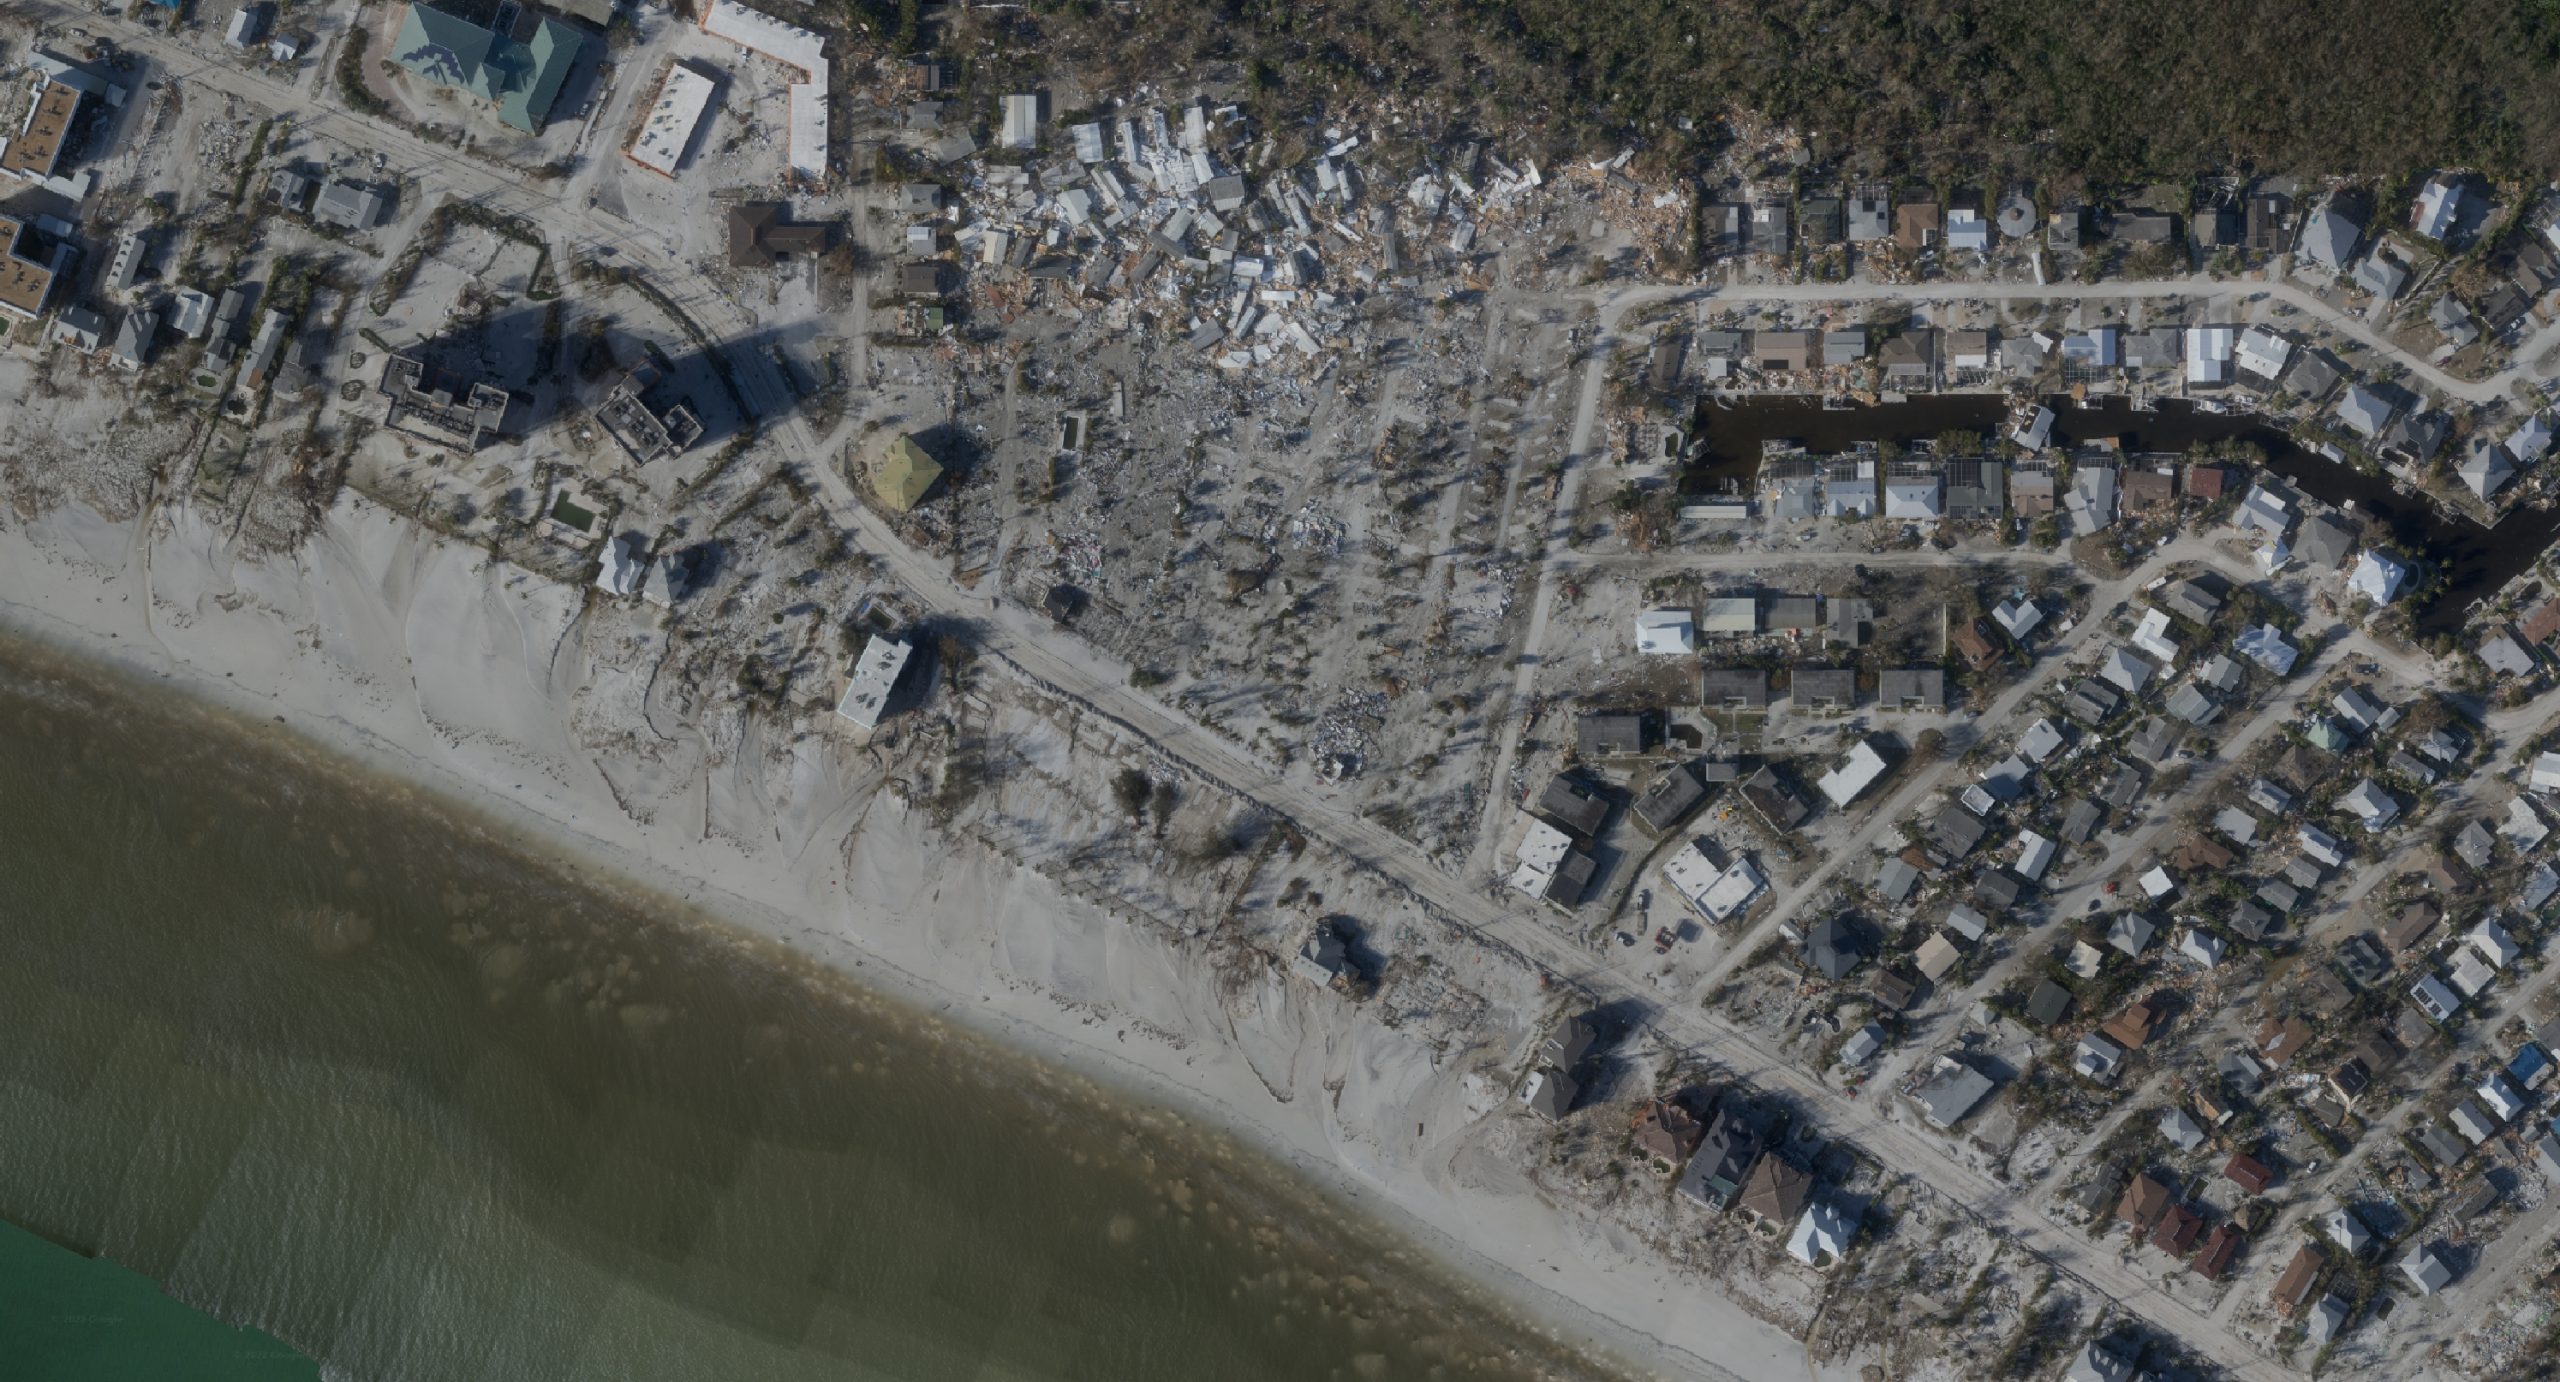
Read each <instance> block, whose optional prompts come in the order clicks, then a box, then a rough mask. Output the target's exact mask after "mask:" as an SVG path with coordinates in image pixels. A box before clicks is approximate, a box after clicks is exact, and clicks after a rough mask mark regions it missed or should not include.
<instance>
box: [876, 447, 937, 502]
mask: <svg viewBox="0 0 2560 1382" xmlns="http://www.w3.org/2000/svg"><path fill="white" fill-rule="evenodd" d="M941 478H942V467H941V466H939V465H936V464H934V460H933V458H932V457H931V456H928V455H926V454H924V448H923V447H921V446H918V445H916V439H915V438H913V437H907V436H901V437H899V438H898V439H897V440H895V441H893V442H890V443H889V445H888V448H887V449H886V450H885V451H883V452H882V453H881V455H880V459H878V460H876V461H874V462H872V463H871V492H872V493H873V494H876V495H878V496H880V502H881V503H883V504H886V505H888V506H889V507H890V508H893V509H895V510H897V511H898V512H900V513H905V512H907V511H908V510H910V509H913V508H914V507H915V506H916V505H918V504H920V503H923V502H924V496H925V492H926V491H928V490H930V489H932V488H933V482H934V481H936V480H939V479H941Z"/></svg>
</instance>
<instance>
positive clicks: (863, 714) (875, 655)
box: [836, 634, 914, 729]
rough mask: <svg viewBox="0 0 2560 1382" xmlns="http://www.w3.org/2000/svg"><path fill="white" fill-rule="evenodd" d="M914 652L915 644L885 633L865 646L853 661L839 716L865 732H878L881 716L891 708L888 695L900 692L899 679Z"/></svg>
mask: <svg viewBox="0 0 2560 1382" xmlns="http://www.w3.org/2000/svg"><path fill="white" fill-rule="evenodd" d="M913 651H914V646H913V645H912V644H909V643H907V642H905V641H904V640H902V639H896V638H890V637H888V636H887V635H885V634H884V635H879V636H875V637H874V638H873V639H872V640H871V641H870V642H869V643H866V644H864V645H863V648H862V656H861V657H860V658H858V659H856V660H855V662H854V666H853V677H852V679H851V680H850V681H849V682H847V683H846V685H845V688H844V697H843V699H841V700H839V701H837V702H836V714H838V715H841V716H843V717H844V718H845V719H848V720H851V721H852V722H853V723H855V724H857V725H860V726H861V727H862V728H864V729H878V728H879V727H880V717H881V715H882V714H883V713H884V712H885V711H886V710H887V709H888V705H889V693H890V692H892V691H894V690H896V689H897V686H898V677H899V676H900V675H901V674H902V673H904V672H905V671H906V670H907V657H908V655H909V654H910V653H912V652H913Z"/></svg>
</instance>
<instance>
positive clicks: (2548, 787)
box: [2525, 753, 2560, 792]
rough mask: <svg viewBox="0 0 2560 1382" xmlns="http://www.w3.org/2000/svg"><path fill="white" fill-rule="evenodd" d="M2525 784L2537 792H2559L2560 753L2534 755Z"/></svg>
mask: <svg viewBox="0 0 2560 1382" xmlns="http://www.w3.org/2000/svg"><path fill="white" fill-rule="evenodd" d="M2525 785H2526V786H2528V787H2530V788H2532V789H2533V790H2534V791H2537V792H2560V753H2544V754H2538V755H2536V756H2535V757H2534V760H2533V767H2532V768H2531V769H2530V770H2528V772H2527V774H2526V778H2525Z"/></svg>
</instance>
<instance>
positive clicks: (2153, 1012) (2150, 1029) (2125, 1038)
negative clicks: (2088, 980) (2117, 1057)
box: [2098, 993, 2169, 1051]
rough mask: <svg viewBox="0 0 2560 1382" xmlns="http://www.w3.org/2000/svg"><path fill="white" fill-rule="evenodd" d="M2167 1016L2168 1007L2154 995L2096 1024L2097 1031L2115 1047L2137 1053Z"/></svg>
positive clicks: (2158, 996)
mask: <svg viewBox="0 0 2560 1382" xmlns="http://www.w3.org/2000/svg"><path fill="white" fill-rule="evenodd" d="M2168 1015H2169V1011H2168V1005H2167V1004H2165V1003H2163V1002H2162V1001H2161V1000H2160V995H2158V994H2156V993H2155V994H2153V995H2151V996H2150V997H2148V998H2145V999H2142V1000H2141V1001H2139V1002H2136V1003H2133V1004H2131V1005H2129V1006H2127V1007H2126V1008H2125V1010H2124V1011H2123V1012H2120V1013H2117V1014H2116V1015H2115V1016H2113V1017H2111V1018H2108V1019H2107V1020H2106V1021H2105V1022H2102V1023H2100V1024H2098V1030H2099V1031H2101V1032H2104V1033H2106V1034H2107V1037H2108V1038H2109V1039H2110V1040H2112V1041H2114V1042H2115V1044H2116V1045H2118V1046H2121V1047H2123V1048H2124V1049H2126V1050H2128V1051H2139V1050H2141V1049H2142V1048H2143V1047H2144V1046H2145V1045H2147V1044H2148V1043H2149V1042H2150V1040H2151V1038H2152V1036H2153V1034H2154V1033H2156V1032H2158V1031H2159V1030H2160V1023H2161V1022H2162V1020H2163V1019H2165V1018H2167V1017H2168Z"/></svg>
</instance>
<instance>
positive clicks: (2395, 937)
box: [2382, 897, 2444, 951]
mask: <svg viewBox="0 0 2560 1382" xmlns="http://www.w3.org/2000/svg"><path fill="white" fill-rule="evenodd" d="M2443 919H2444V908H2442V907H2440V906H2437V905H2436V901H2435V899H2433V898H2428V897H2422V898H2419V899H2418V900H2417V901H2415V902H2412V903H2410V904H2409V905H2408V906H2406V907H2403V908H2401V909H2400V916H2399V919H2398V920H2395V921H2393V922H2392V923H2391V925H2390V926H2388V927H2386V928H2384V930H2383V932H2382V943H2383V944H2384V945H2387V946H2389V947H2391V948H2392V949H2393V950H2398V951H2406V950H2407V949H2408V948H2409V947H2411V946H2413V945H2416V944H2417V943H2418V942H2420V941H2422V940H2425V939H2426V938H2427V933H2428V932H2430V931H2433V930H2434V929H2436V923H2437V922H2439V921H2441V920H2443Z"/></svg>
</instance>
